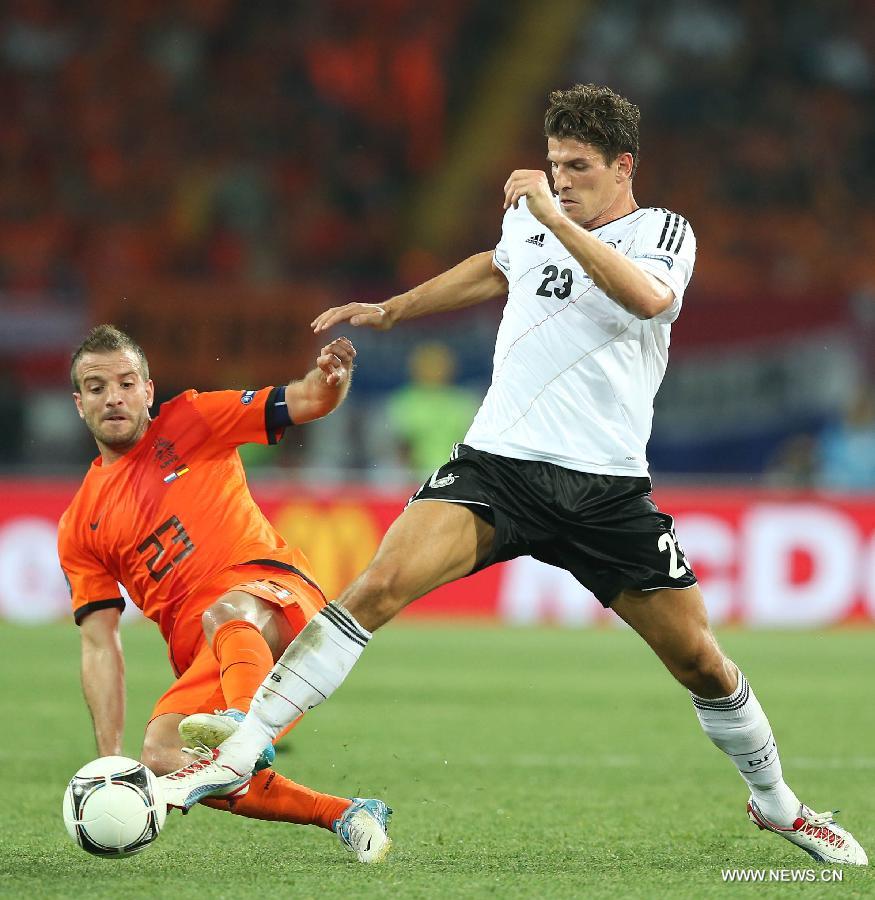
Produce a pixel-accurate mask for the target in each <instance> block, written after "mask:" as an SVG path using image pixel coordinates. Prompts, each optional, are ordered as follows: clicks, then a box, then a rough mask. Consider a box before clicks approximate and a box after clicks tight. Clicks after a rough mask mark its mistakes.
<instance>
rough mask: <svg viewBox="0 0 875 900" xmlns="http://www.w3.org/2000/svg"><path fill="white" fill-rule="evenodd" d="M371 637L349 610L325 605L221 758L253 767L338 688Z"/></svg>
mask: <svg viewBox="0 0 875 900" xmlns="http://www.w3.org/2000/svg"><path fill="white" fill-rule="evenodd" d="M370 638H371V634H370V632H368V631H365V629H364V628H362V627H361V625H359V623H358V622H356V620H355V619H354V618H353V617H352V616H351V615H350V614H349V613H348V612H347V611H346V610H345V609H342V608H341V607H339V606H337V605H335V604H334V603H329V604H328V605H327V606H325V607H323V608H322V609H321V610H320V611H319V612H318V613H317V614H316V615H315V616H313V618H312V619H311V620H310V621H309V622H308V623H307V624H306V625H305V626H304V628H303V629H301V633H300V634H299V635H298V636H297V637H296V638H295V639H294V640H293V641H292V643H291V644H289V646H288V647H287V648H286V650H285V653H283V655H282V656H281V657H280V658H279V660H277V663H276V665H275V666H274V667H273V669H271V671H270V673H269V674H268V676H267V678H265V679H264V681H263V682H262V683H261V687H260V688H259V689H258V691H257V692H256V694H255V697H253V699H252V706H251V707H250V708H249V712H248V713H247V714H246V718H245V719H244V720H243V722H241V723H240V727H239V728H238V729H237V731H236V732H235V733H234V734H233V735H232V736H231V737H229V738H228V740H227V741H225V742H224V743H223V744H222V747H221V750H222V762H223V763H225V764H226V765H229V766H231V768H233V769H235V770H237V771H240V772H243V771H248V770H251V769H252V767H253V765H254V764H255V761H256V760H257V759H258V757H259V756H260V755H261V751H262V750H263V749H264V748H265V747H266V746H267V745H268V744H269V743H271V742H272V741H273V740H274V738H276V736H277V735H278V734H279V733H280V732H281V731H282V730H283V729H284V728H285V727H286V726H287V725H290V724H291V723H292V722H294V720H295V719H297V718H298V716H302V715H303V714H304V713H305V712H307V710H309V709H313V707H314V706H318V705H319V704H320V703H321V702H322V701H323V700H327V699H328V698H329V697H330V696H331V695H332V694H333V693H334V691H335V690H337V688H338V687H340V685H341V683H342V682H343V680H344V678H346V676H347V675H348V674H349V672H350V670H351V669H352V667H353V666H354V665H355V663H356V661H357V660H358V658H359V656H361V653H362V651H363V650H364V649H365V646H366V644H367V643H368V641H369V640H370Z"/></svg>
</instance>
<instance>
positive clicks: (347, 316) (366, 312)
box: [310, 303, 395, 334]
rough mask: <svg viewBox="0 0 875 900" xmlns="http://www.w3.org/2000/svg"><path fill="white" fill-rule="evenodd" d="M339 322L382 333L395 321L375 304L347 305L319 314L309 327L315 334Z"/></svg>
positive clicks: (384, 309) (388, 313) (382, 308)
mask: <svg viewBox="0 0 875 900" xmlns="http://www.w3.org/2000/svg"><path fill="white" fill-rule="evenodd" d="M339 322H349V324H350V325H369V326H370V327H371V328H379V329H381V330H383V331H385V330H387V329H389V328H391V327H392V326H393V325H394V324H395V319H394V318H393V316H392V315H391V313H390V312H389V310H388V309H386V308H384V307H382V306H379V305H378V304H376V303H347V304H346V305H345V306H333V307H332V308H331V309H326V310H325V312H324V313H320V314H319V315H318V316H316V318H315V319H314V320H313V321H312V322H311V323H310V327H311V328H312V329H313V331H315V332H316V334H319V332H320V331H327V330H328V329H329V328H331V326H332V325H337V324H338V323H339Z"/></svg>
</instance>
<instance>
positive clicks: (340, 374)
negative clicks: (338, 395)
mask: <svg viewBox="0 0 875 900" xmlns="http://www.w3.org/2000/svg"><path fill="white" fill-rule="evenodd" d="M354 359H355V347H353V345H352V341H351V340H350V339H349V338H345V337H340V338H337V339H336V340H334V341H332V342H331V343H330V344H326V345H325V346H324V347H323V348H322V349H321V350H320V351H319V356H318V357H317V359H316V365H317V366H318V367H319V368H320V369H321V370H322V376H323V377H324V379H325V383H326V384H327V385H328V386H329V387H339V386H340V385H341V384H343V383H344V382H345V381H346V380H347V379H348V378H349V373H350V372H351V371H352V361H353V360H354Z"/></svg>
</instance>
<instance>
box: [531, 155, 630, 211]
mask: <svg viewBox="0 0 875 900" xmlns="http://www.w3.org/2000/svg"><path fill="white" fill-rule="evenodd" d="M547 159H548V160H549V162H550V168H551V172H552V175H553V188H554V190H555V191H556V193H557V194H558V195H559V203H560V205H561V206H562V212H564V213H565V215H566V216H568V218H569V219H571V221H572V222H574V223H575V224H577V225H584V226H586V225H590V224H591V223H594V222H595V223H598V224H602V221H601V220H604V221H610V220H611V219H614V218H617V217H618V216H620V215H625V213H626V212H628V210H627V209H625V205H628V198H629V197H630V195H631V191H630V179H631V170H632V155H631V154H630V153H621V154H620V155H619V156H618V157H617V158H616V159H615V160H613V162H606V161H605V157H604V155H603V154H602V152H601V150H599V149H598V148H597V147H593V146H592V144H584V143H582V142H581V141H578V140H576V139H575V138H555V137H551V138H547ZM621 207H622V210H621Z"/></svg>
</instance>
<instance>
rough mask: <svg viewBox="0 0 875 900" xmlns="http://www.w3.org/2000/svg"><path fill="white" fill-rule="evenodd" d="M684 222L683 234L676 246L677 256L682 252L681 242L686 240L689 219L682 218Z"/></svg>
mask: <svg viewBox="0 0 875 900" xmlns="http://www.w3.org/2000/svg"><path fill="white" fill-rule="evenodd" d="M682 221H683V223H684V227H683V228H681V236H680V237H679V238H678V242H677V246H676V247H675V248H674V252H675V256H677V254H678V253H680V252H681V244H683V242H684V238H685V237H686V236H687V220H686V219H683V220H682Z"/></svg>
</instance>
